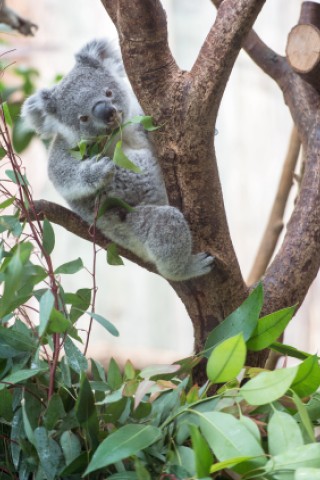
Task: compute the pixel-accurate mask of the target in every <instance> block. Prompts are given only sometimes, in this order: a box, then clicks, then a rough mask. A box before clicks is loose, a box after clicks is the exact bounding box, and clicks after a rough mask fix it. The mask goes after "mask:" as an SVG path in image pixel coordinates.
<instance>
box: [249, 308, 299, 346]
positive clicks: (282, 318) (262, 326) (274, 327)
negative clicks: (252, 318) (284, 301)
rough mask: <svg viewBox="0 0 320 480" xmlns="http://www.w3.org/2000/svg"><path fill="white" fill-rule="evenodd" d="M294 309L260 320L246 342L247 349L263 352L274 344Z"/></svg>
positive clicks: (286, 309) (283, 310) (280, 311)
mask: <svg viewBox="0 0 320 480" xmlns="http://www.w3.org/2000/svg"><path fill="white" fill-rule="evenodd" d="M295 309H296V307H288V308H283V309H282V310H278V311H277V312H274V313H271V314H270V315H267V316H265V317H262V318H260V320H259V321H258V324H257V326H256V328H255V330H254V332H253V333H252V336H251V337H250V339H249V340H248V342H247V347H248V349H249V350H253V351H259V350H263V349H264V348H267V347H269V345H271V344H272V343H273V342H275V341H276V340H277V339H278V338H279V337H280V335H281V334H282V333H283V331H284V330H285V328H286V326H287V325H288V323H289V322H290V320H291V319H292V317H293V315H294V312H295Z"/></svg>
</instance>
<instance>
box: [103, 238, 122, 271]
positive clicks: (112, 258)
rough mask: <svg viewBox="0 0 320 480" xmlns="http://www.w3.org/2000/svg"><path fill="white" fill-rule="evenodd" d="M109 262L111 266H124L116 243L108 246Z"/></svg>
mask: <svg viewBox="0 0 320 480" xmlns="http://www.w3.org/2000/svg"><path fill="white" fill-rule="evenodd" d="M107 262H108V263H109V265H115V266H116V265H124V263H123V260H122V258H121V257H120V255H119V254H118V247H117V245H116V244H115V243H109V245H108V246H107Z"/></svg>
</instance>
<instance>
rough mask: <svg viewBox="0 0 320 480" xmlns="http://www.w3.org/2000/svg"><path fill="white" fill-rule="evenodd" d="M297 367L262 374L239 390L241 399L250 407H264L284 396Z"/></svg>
mask: <svg viewBox="0 0 320 480" xmlns="http://www.w3.org/2000/svg"><path fill="white" fill-rule="evenodd" d="M297 369H298V367H291V368H282V369H279V370H275V371H274V372H262V373H259V374H258V375H257V376H256V377H255V378H253V379H252V380H249V382H247V383H246V384H245V385H244V386H243V387H241V389H240V393H241V394H242V396H243V398H244V399H245V400H246V401H247V402H248V403H250V404H251V405H265V404H266V403H270V402H273V401H274V400H277V399H278V398H280V397H282V396H283V395H285V393H286V392H287V390H288V389H289V388H290V385H291V384H292V382H293V379H294V377H295V376H296V373H297Z"/></svg>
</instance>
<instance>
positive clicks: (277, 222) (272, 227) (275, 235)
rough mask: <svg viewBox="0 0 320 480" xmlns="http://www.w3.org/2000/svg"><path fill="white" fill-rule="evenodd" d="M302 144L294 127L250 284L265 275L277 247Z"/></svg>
mask: <svg viewBox="0 0 320 480" xmlns="http://www.w3.org/2000/svg"><path fill="white" fill-rule="evenodd" d="M300 145H301V143H300V138H299V135H298V132H297V130H296V128H293V129H292V132H291V137H290V143H289V148H288V152H287V155H286V158H285V161H284V164H283V170H282V174H281V178H280V182H279V185H278V191H277V193H276V197H275V200H274V204H273V207H272V210H271V213H270V216H269V220H268V223H267V226H266V229H265V232H264V234H263V237H262V241H261V243H260V246H259V249H258V252H257V255H256V258H255V261H254V264H253V268H252V270H251V272H250V275H249V278H248V284H249V285H252V284H253V283H255V282H257V281H258V280H259V279H260V278H261V277H262V275H264V273H265V271H266V269H267V266H268V264H269V262H270V260H271V257H272V255H273V253H274V250H275V248H276V245H277V242H278V239H279V236H280V233H281V231H282V229H283V215H284V211H285V207H286V204H287V200H288V196H289V193H290V190H291V187H292V182H293V175H294V170H295V167H296V164H297V161H298V157H299V152H300Z"/></svg>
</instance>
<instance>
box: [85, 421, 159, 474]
mask: <svg viewBox="0 0 320 480" xmlns="http://www.w3.org/2000/svg"><path fill="white" fill-rule="evenodd" d="M160 437H161V431H160V430H159V429H158V428H156V427H153V426H151V425H138V424H127V425H124V426H123V427H120V428H119V429H118V430H116V431H115V432H113V433H111V434H110V435H109V436H108V437H107V438H106V439H105V440H104V441H103V442H102V443H101V444H100V445H99V447H98V448H97V450H96V451H95V453H94V454H93V457H92V459H91V462H90V463H89V466H88V468H87V470H86V471H85V473H84V475H88V474H89V473H91V472H94V471H95V470H98V469H100V468H103V467H106V466H107V465H111V464H113V463H116V462H119V461H120V460H123V459H125V458H127V457H130V456H132V455H136V454H137V453H138V452H140V451H141V450H144V449H145V448H147V447H149V446H150V445H152V444H153V443H154V442H156V441H157V440H158V439H159V438H160Z"/></svg>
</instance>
